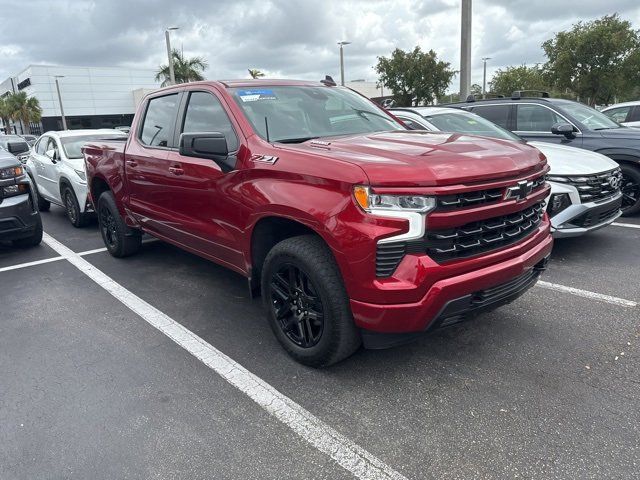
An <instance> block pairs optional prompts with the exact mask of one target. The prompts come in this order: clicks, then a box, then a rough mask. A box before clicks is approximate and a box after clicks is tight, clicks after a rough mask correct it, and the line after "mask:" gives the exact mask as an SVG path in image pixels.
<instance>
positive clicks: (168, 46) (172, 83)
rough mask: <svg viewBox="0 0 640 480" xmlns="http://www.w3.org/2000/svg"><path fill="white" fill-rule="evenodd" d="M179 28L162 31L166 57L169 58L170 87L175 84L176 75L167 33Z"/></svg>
mask: <svg viewBox="0 0 640 480" xmlns="http://www.w3.org/2000/svg"><path fill="white" fill-rule="evenodd" d="M178 28H180V27H169V28H167V29H166V30H165V31H164V38H165V40H166V41H167V57H168V58H169V82H171V83H170V85H175V84H176V74H175V72H174V71H173V55H172V54H171V40H170V39H169V32H170V31H171V30H178Z"/></svg>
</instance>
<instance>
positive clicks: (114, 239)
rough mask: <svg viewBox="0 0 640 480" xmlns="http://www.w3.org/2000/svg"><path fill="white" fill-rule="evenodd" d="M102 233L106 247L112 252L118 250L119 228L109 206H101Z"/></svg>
mask: <svg viewBox="0 0 640 480" xmlns="http://www.w3.org/2000/svg"><path fill="white" fill-rule="evenodd" d="M99 215H100V233H102V239H103V240H104V243H105V245H106V247H107V248H108V249H109V250H110V251H115V250H117V249H118V226H117V224H116V219H115V217H114V216H113V213H111V210H110V209H109V208H108V207H107V205H101V206H100V214H99Z"/></svg>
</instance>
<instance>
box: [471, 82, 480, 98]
mask: <svg viewBox="0 0 640 480" xmlns="http://www.w3.org/2000/svg"><path fill="white" fill-rule="evenodd" d="M471 95H482V87H481V86H480V85H478V84H477V83H474V84H473V85H471Z"/></svg>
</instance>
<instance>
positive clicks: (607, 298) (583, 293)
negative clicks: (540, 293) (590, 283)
mask: <svg viewBox="0 0 640 480" xmlns="http://www.w3.org/2000/svg"><path fill="white" fill-rule="evenodd" d="M536 285H537V286H538V287H542V288H548V289H549V290H556V291H558V292H565V293H570V294H572V295H577V296H578V297H584V298H589V299H591V300H598V301H601V302H606V303H611V304H613V305H618V306H621V307H629V308H633V307H637V306H638V303H637V302H633V301H631V300H625V299H624V298H618V297H612V296H611V295H604V294H602V293H596V292H590V291H589V290H581V289H579V288H574V287H567V286H565V285H559V284H557V283H550V282H543V281H542V280H538V283H537V284H536Z"/></svg>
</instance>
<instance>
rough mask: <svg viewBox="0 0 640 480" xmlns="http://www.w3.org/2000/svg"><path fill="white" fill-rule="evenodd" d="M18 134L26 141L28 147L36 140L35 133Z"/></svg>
mask: <svg viewBox="0 0 640 480" xmlns="http://www.w3.org/2000/svg"><path fill="white" fill-rule="evenodd" d="M20 136H21V137H22V138H23V139H24V141H25V142H27V144H28V145H29V147H33V145H34V144H35V143H36V141H37V140H38V137H37V136H35V135H20Z"/></svg>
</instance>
